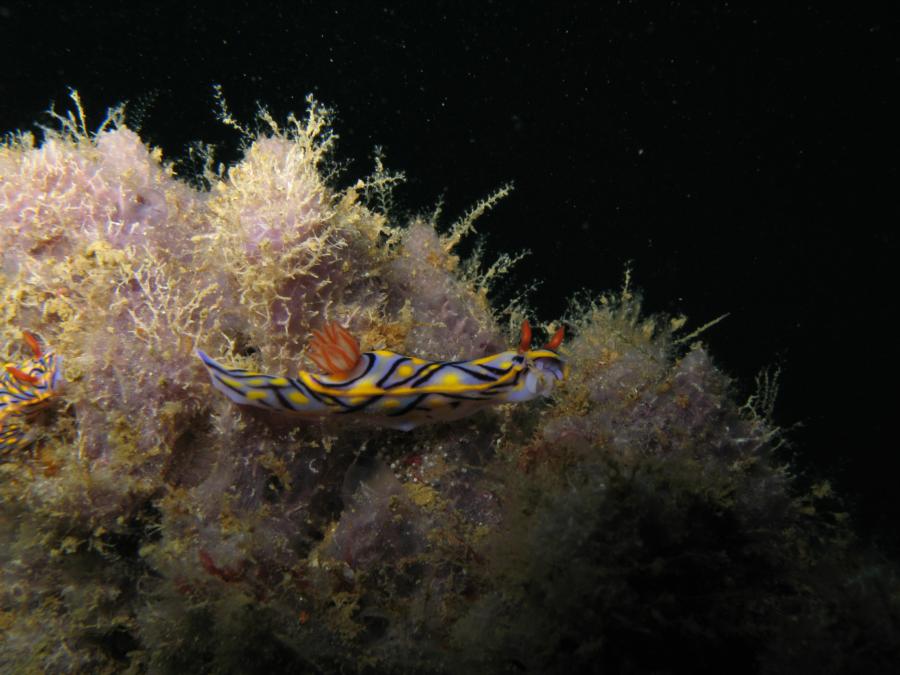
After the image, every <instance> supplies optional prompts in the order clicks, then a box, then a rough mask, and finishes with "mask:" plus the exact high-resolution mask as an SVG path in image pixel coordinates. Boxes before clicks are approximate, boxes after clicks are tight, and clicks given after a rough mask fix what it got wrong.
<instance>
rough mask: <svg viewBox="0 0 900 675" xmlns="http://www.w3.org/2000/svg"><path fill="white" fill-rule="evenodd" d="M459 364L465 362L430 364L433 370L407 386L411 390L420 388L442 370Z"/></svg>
mask: <svg viewBox="0 0 900 675" xmlns="http://www.w3.org/2000/svg"><path fill="white" fill-rule="evenodd" d="M460 363H465V361H446V362H437V363H433V364H431V365H433V366H435V368H434V369H433V370H431V371H429V372H427V373H425V374H424V375H422V377H420V378H419V379H418V380H416V381H415V382H413V383H412V384H411V385H409V386H410V387H412V388H413V389H415V388H416V387H421V386H422V385H423V384H425V383H426V382H428V380H430V379H431V378H432V377H434V376H435V374H436V373H438V372H440V371H441V370H443V369H444V368H447V367H448V366H457V365H459V364H460Z"/></svg>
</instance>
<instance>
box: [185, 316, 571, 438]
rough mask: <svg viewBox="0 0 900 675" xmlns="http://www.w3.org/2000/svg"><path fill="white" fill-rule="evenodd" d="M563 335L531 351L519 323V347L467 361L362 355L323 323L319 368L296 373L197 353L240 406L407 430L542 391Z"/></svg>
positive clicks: (559, 376) (554, 370)
mask: <svg viewBox="0 0 900 675" xmlns="http://www.w3.org/2000/svg"><path fill="white" fill-rule="evenodd" d="M563 335H564V329H563V328H559V330H557V331H556V333H555V334H554V336H553V337H552V338H551V339H550V342H548V343H547V344H546V345H545V346H544V347H543V348H541V349H531V327H530V326H529V324H528V322H527V321H525V322H524V323H523V324H522V337H521V341H520V343H519V348H518V350H510V351H505V352H500V353H499V354H493V355H491V356H483V357H481V358H477V359H472V360H470V361H426V360H425V359H420V358H416V357H414V356H403V355H402V354H397V353H395V352H391V351H386V350H378V351H373V352H365V353H362V352H360V349H359V342H357V340H356V338H354V337H353V336H352V335H351V334H350V333H348V332H347V330H346V329H344V328H343V327H341V326H340V325H338V324H337V323H330V324H328V325H326V326H325V328H324V330H321V331H319V330H316V331H313V339H312V341H311V342H310V349H309V357H310V359H311V360H312V361H313V362H314V363H315V364H316V365H317V366H319V368H321V369H322V371H323V373H324V374H322V375H317V374H313V373H309V372H306V371H300V373H299V374H298V376H297V377H296V378H294V377H282V376H276V375H264V374H262V373H256V372H251V371H248V370H245V369H243V368H226V367H225V366H223V365H222V364H220V363H218V362H217V361H215V360H213V359H211V358H210V357H209V356H207V355H206V354H205V353H203V352H202V351H200V350H198V351H197V355H198V356H199V357H200V359H201V360H202V361H203V365H205V366H206V369H207V371H208V372H209V376H210V379H211V380H212V384H213V386H214V387H215V388H216V389H218V390H219V391H221V392H222V393H223V394H225V395H226V396H227V397H228V398H229V399H231V400H232V401H234V402H235V403H238V404H240V405H251V406H255V407H257V408H264V409H266V410H278V411H284V412H289V413H294V414H297V415H302V416H307V417H323V416H329V415H353V416H358V415H361V416H364V418H365V419H366V420H367V421H370V422H373V423H375V424H378V425H380V426H386V427H391V428H394V429H402V430H404V431H408V430H410V429H413V428H415V427H417V426H419V425H420V424H429V423H431V422H443V421H448V420H454V419H459V418H460V417H465V416H467V415H471V414H472V413H474V412H476V411H477V410H479V409H481V408H483V407H485V406H489V405H498V404H503V403H519V402H522V401H530V400H531V399H533V398H536V397H538V396H546V395H547V394H549V393H550V392H551V391H552V390H553V387H554V386H555V384H556V382H557V381H559V380H563V379H565V376H566V372H567V366H566V364H565V362H564V361H563V360H562V358H560V355H559V353H558V352H557V350H558V349H559V346H560V344H562V341H563Z"/></svg>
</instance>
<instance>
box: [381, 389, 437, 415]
mask: <svg viewBox="0 0 900 675" xmlns="http://www.w3.org/2000/svg"><path fill="white" fill-rule="evenodd" d="M428 396H429V395H428V394H419V395H418V396H416V397H415V398H414V399H413V400H412V401H410V402H409V403H407V404H406V405H405V406H403V407H402V408H400V409H398V410H394V411H393V412H390V413H388V417H400V416H401V415H405V414H406V413H408V412H409V411H411V410H412V409H414V408H415V407H416V406H417V405H419V404H420V403H421V402H422V401H423V400H425V399H426V398H428Z"/></svg>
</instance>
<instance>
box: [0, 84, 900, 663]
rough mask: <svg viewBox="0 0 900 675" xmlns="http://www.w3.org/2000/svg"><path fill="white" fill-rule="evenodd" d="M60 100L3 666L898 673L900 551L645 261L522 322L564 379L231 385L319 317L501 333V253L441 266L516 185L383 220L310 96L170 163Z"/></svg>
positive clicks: (298, 363)
mask: <svg viewBox="0 0 900 675" xmlns="http://www.w3.org/2000/svg"><path fill="white" fill-rule="evenodd" d="M73 99H74V103H75V105H74V109H73V111H72V112H70V113H67V114H65V115H57V116H56V117H57V121H58V126H57V127H56V128H54V129H47V130H45V132H44V138H43V139H42V140H41V142H38V141H37V140H36V139H35V138H34V137H33V136H32V135H31V134H28V133H20V134H15V135H11V136H9V137H8V138H7V140H6V141H5V143H4V144H3V145H2V146H0V295H2V306H0V352H2V355H3V358H4V363H8V364H9V366H8V367H7V368H6V369H5V373H4V374H3V379H2V381H0V382H2V384H0V386H2V387H4V390H3V391H2V392H0V405H3V406H4V407H3V408H0V424H2V425H3V430H2V432H0V439H3V443H4V445H3V455H2V464H0V671H2V672H10V673H13V672H14V673H30V672H34V673H38V672H51V673H102V672H110V673H112V672H129V673H186V672H189V673H253V672H260V673H262V672H298V673H319V672H322V673H325V672H363V673H390V672H418V673H458V672H482V673H489V672H502V673H516V672H531V673H552V672H617V673H618V672H634V673H639V672H660V673H665V672H693V673H697V672H713V671H715V672H738V673H740V672H765V673H796V672H811V671H813V670H815V671H816V672H820V673H838V672H869V673H874V672H887V671H889V670H890V667H891V665H892V664H895V663H897V662H898V659H900V649H898V642H897V637H898V636H897V631H898V626H900V587H898V585H897V577H896V571H895V568H894V567H893V566H891V565H890V564H889V563H887V562H885V561H883V560H881V559H879V558H878V557H877V556H876V555H875V554H872V553H868V552H866V551H865V550H864V548H863V547H862V546H861V545H860V544H859V543H858V542H857V541H856V540H855V539H854V537H853V534H852V531H851V530H850V528H849V525H848V523H847V517H846V515H845V514H843V513H841V511H840V503H839V500H837V499H836V498H835V496H834V495H832V494H831V491H830V489H829V487H828V485H827V484H824V483H822V484H817V485H815V486H813V487H812V489H811V490H804V489H801V488H800V487H799V486H797V485H796V484H795V481H794V479H793V477H792V474H791V471H790V469H789V467H788V466H786V465H785V464H784V460H783V459H781V458H780V457H779V453H778V452H777V451H778V448H779V446H781V445H782V444H783V443H784V442H785V437H784V434H783V433H782V432H781V431H780V430H779V429H778V428H776V427H775V426H774V425H773V423H772V422H771V419H770V413H771V406H772V401H773V395H774V391H773V388H772V386H770V385H767V384H766V382H765V381H763V382H762V386H761V387H760V389H759V391H758V393H757V394H756V395H754V396H752V397H751V398H750V400H748V401H746V402H741V401H738V400H736V395H735V387H734V386H733V384H732V382H731V381H730V380H729V378H728V377H727V376H726V375H725V374H723V372H722V371H721V370H719V369H718V368H717V367H716V365H715V363H714V362H713V359H712V358H711V356H710V353H709V351H708V349H707V348H706V347H705V346H704V345H703V344H701V343H700V342H699V341H697V334H698V331H693V332H687V331H686V329H685V327H684V324H685V321H684V319H683V318H681V317H661V316H645V315H644V314H643V313H642V312H641V305H640V299H639V297H638V295H637V294H636V293H635V291H633V290H632V288H631V285H630V280H628V279H627V278H626V283H625V284H624V286H623V288H622V289H620V290H619V291H616V292H611V293H606V294H603V295H597V296H595V297H586V298H582V299H581V300H578V301H573V302H572V305H571V309H570V310H569V312H568V314H567V316H565V317H563V321H562V323H564V324H565V326H566V330H567V334H566V339H565V341H564V342H563V343H562V344H561V345H560V344H559V342H558V341H554V339H552V338H550V336H551V335H552V333H553V331H554V330H556V328H557V326H558V325H559V324H558V323H554V324H549V323H548V324H540V325H539V326H538V327H537V328H536V330H535V333H536V336H537V338H544V337H546V338H547V339H550V340H551V343H550V344H551V345H552V346H553V347H555V348H556V349H558V350H559V357H560V358H561V359H563V360H564V361H565V363H566V364H567V370H568V373H567V377H566V378H565V380H564V381H559V382H555V387H554V388H553V390H552V392H549V391H543V389H542V392H541V393H549V394H550V395H549V396H546V397H538V398H535V399H534V400H530V401H523V402H521V403H516V404H514V405H504V406H490V407H485V408H484V409H481V410H478V411H477V412H474V414H471V415H468V416H464V417H460V418H459V419H450V417H452V416H448V417H447V418H446V419H444V418H440V419H438V420H436V423H434V424H428V425H422V426H416V425H413V426H415V428H412V429H411V430H409V431H403V430H398V429H395V428H390V425H387V426H385V425H384V424H377V423H376V424H371V423H366V422H365V421H364V420H363V421H360V420H361V418H362V416H361V415H355V414H342V415H339V416H326V417H315V418H308V417H294V416H291V415H288V414H285V413H284V412H281V411H278V410H266V409H259V408H254V407H248V406H239V405H236V404H235V403H234V402H233V400H232V398H233V397H232V398H229V397H228V396H225V395H223V394H222V393H221V392H220V391H217V390H216V389H215V388H214V387H213V383H211V380H210V374H209V373H208V372H207V367H209V366H208V363H207V367H205V366H204V361H201V359H200V358H198V352H200V351H202V352H204V353H206V354H209V355H211V356H212V357H213V358H214V359H215V361H214V363H218V364H222V368H223V369H228V371H229V372H232V371H233V372H237V373H239V374H242V376H243V375H247V376H248V377H251V376H250V375H249V373H276V374H281V375H284V376H285V377H291V378H292V377H295V376H296V373H297V372H298V370H303V371H309V372H312V373H316V372H322V370H321V369H320V368H319V367H318V366H320V365H322V364H323V363H326V365H327V360H328V359H326V358H325V357H326V356H327V349H326V352H323V351H322V348H321V347H320V348H318V349H317V348H316V347H315V345H316V342H315V340H314V339H313V348H312V349H311V348H310V341H311V338H313V337H314V336H315V335H320V336H321V335H325V334H327V333H329V332H331V333H333V334H334V336H335V337H334V339H333V340H332V343H333V344H337V343H340V341H341V340H342V338H341V337H340V335H338V334H337V333H334V331H336V330H337V329H336V328H334V327H333V325H334V324H332V322H337V324H339V325H340V326H341V327H342V328H341V329H340V330H345V329H346V332H347V333H348V334H352V335H353V336H355V337H356V338H358V340H359V345H358V350H359V351H360V352H361V351H362V350H366V351H367V352H372V353H375V354H389V353H395V354H394V356H393V357H390V356H384V357H383V358H385V359H388V358H390V359H394V357H396V355H397V354H408V355H410V356H411V358H421V359H422V360H423V361H428V362H431V361H434V362H448V361H453V362H455V361H461V360H470V359H479V358H481V357H486V356H491V355H498V354H502V353H503V352H507V351H508V350H511V349H512V350H513V352H510V353H511V354H515V352H516V350H515V345H516V344H518V342H519V336H518V330H519V326H520V325H521V324H522V321H523V319H524V318H525V317H526V315H527V314H528V310H527V307H526V306H525V304H524V302H523V301H522V300H520V299H517V300H515V301H513V302H511V303H510V304H509V305H508V306H507V307H505V308H498V307H495V306H494V305H493V304H492V303H491V300H490V299H489V295H488V291H489V289H490V287H491V283H492V281H493V280H494V278H495V277H497V276H498V275H500V274H502V272H504V271H505V270H506V269H507V268H508V267H509V265H510V264H511V263H512V262H513V260H514V259H513V258H511V257H509V256H502V257H500V258H499V260H498V261H497V262H495V263H493V264H491V265H484V264H482V262H481V261H480V260H479V259H478V258H477V257H472V258H470V259H461V257H460V255H459V254H458V253H457V249H458V245H459V243H460V241H461V240H462V238H463V237H465V236H466V235H467V234H469V233H470V232H471V231H472V229H473V225H474V222H475V220H476V219H477V218H478V217H479V216H480V215H481V214H482V213H483V212H484V211H485V210H487V209H489V208H492V207H493V206H494V205H495V203H496V201H497V200H498V199H499V198H500V197H503V196H505V195H506V193H507V192H508V191H509V190H508V189H507V188H503V189H501V190H499V191H498V192H497V193H495V194H493V195H491V196H490V197H489V198H487V199H485V200H484V201H482V202H480V203H478V204H477V205H476V206H475V207H474V208H473V209H472V210H471V211H469V212H467V213H465V214H463V216H462V217H460V218H459V219H458V220H457V221H456V222H455V223H453V224H451V225H449V226H441V225H440V224H439V221H440V214H439V213H437V212H436V213H434V214H432V215H430V216H418V217H413V218H411V219H409V222H405V223H399V222H396V219H397V216H395V215H394V214H393V213H392V209H391V199H390V197H391V188H392V186H393V184H394V183H396V182H397V181H398V180H399V179H400V176H398V175H393V174H389V173H388V172H386V171H385V170H384V169H383V167H382V165H381V163H380V162H377V163H376V168H375V171H374V172H373V174H372V175H371V176H369V177H366V178H362V179H360V180H358V181H356V182H355V183H352V184H351V185H349V187H343V188H342V187H339V186H338V182H337V180H336V177H335V175H334V164H333V163H332V157H331V154H332V151H333V146H334V142H335V136H334V135H333V133H332V131H331V129H330V125H329V121H330V115H329V112H328V111H327V110H325V109H323V108H322V107H321V106H319V105H317V104H316V103H315V102H314V101H311V100H310V102H309V108H308V110H307V112H306V114H305V115H304V116H303V117H299V118H297V117H291V118H289V120H288V121H287V124H286V125H284V126H282V125H280V124H278V123H276V121H275V120H274V119H272V117H271V116H269V115H267V114H265V113H262V114H261V115H260V120H259V128H258V129H254V130H249V129H245V128H244V127H242V126H241V125H239V124H238V123H237V122H235V121H234V120H233V118H232V117H231V116H230V115H229V114H228V113H227V110H226V109H225V108H224V106H223V108H222V119H223V121H224V122H226V123H228V124H231V125H233V126H235V127H237V128H239V129H240V130H241V133H242V136H243V138H244V141H245V147H244V154H243V158H242V159H241V160H240V161H239V162H238V163H236V164H235V165H233V166H229V167H222V166H219V167H217V166H215V162H214V161H213V160H212V158H211V157H210V155H209V154H204V155H202V157H201V159H203V160H205V164H204V168H203V169H202V170H201V171H200V173H199V174H198V175H192V176H187V177H182V176H180V175H178V173H177V172H176V169H175V166H174V165H173V164H172V163H170V162H166V161H164V160H163V157H162V153H161V151H160V150H158V149H152V148H148V147H147V146H146V145H145V144H144V143H143V142H142V141H141V139H140V137H139V136H138V135H137V134H136V133H135V132H134V131H132V130H131V129H129V128H128V127H127V126H126V124H125V123H124V118H123V115H122V112H121V110H118V111H113V112H112V113H111V114H110V117H109V118H108V119H107V121H106V122H105V123H104V124H103V125H102V126H101V127H100V128H99V129H98V130H97V131H96V132H92V131H89V129H88V127H87V125H86V123H85V120H84V115H83V113H82V110H81V105H80V102H79V101H78V99H77V96H73ZM532 318H534V317H532ZM23 331H25V335H26V336H29V337H27V338H26V340H25V341H23ZM560 337H561V334H560ZM343 344H344V346H345V347H344V351H343V352H342V354H337V353H333V354H332V356H334V359H337V358H338V357H339V356H346V354H347V353H350V352H352V350H351V349H350V347H349V346H347V345H348V344H349V343H343ZM332 346H333V345H332ZM527 349H528V348H527V347H526V350H527ZM553 354H555V352H553ZM48 355H50V356H49V357H48ZM207 358H208V357H207ZM539 358H549V357H548V356H547V355H546V354H544V355H543V356H540V357H539ZM554 358H555V356H554ZM334 359H332V360H334ZM210 360H211V359H210ZM374 362H375V357H373V363H374ZM390 363H391V364H393V366H396V367H397V368H399V367H401V366H402V365H404V364H403V363H400V362H399V361H396V360H394V361H391V362H390ZM485 363H486V364H487V365H489V366H491V367H495V368H496V369H498V370H500V371H502V370H503V368H504V367H509V366H504V365H503V363H496V364H495V363H494V362H492V361H490V362H488V361H485ZM382 365H385V364H382ZM389 367H390V366H389ZM553 367H554V368H555V369H556V370H553V371H552V372H553V373H554V374H555V375H556V374H558V375H560V376H561V375H562V371H561V369H560V368H559V367H557V366H556V365H554V366H553ZM335 370H337V371H340V370H342V369H341V368H336V369H335ZM482 374H484V373H482ZM344 375H345V376H347V375H346V373H345V374H344ZM499 376H500V375H499V374H498V377H499ZM254 377H255V376H254ZM266 377H270V378H275V379H279V376H278V375H276V376H266ZM473 377H474V376H473ZM213 379H214V382H216V380H215V378H213ZM556 379H559V378H558V377H554V378H553V380H554V381H555V380H556ZM219 383H220V384H221V382H219ZM264 384H265V382H263V383H262V384H260V383H255V384H252V385H251V384H247V388H245V389H241V395H243V396H247V397H248V398H249V399H254V400H260V398H261V397H265V396H274V395H275V394H273V393H271V392H269V393H265V392H264V393H263V394H261V395H259V396H257V395H256V394H254V396H249V394H251V393H254V392H257V393H258V392H259V391H261V390H259V389H253V387H260V386H263V385H264ZM445 384H446V383H445ZM223 386H225V385H223ZM241 386H242V387H243V385H241ZM273 386H276V385H273ZM277 386H281V385H277ZM220 389H221V387H220ZM267 391H268V390H267ZM316 391H318V390H316ZM429 391H430V390H429ZM446 392H449V393H450V394H458V393H459V391H458V390H455V389H450V390H445V393H446ZM319 393H321V392H319ZM344 393H346V394H347V396H348V398H347V400H346V401H344V399H341V401H342V402H343V403H347V405H351V406H352V405H355V404H354V403H350V398H352V397H353V394H354V392H352V391H349V392H341V394H342V395H343V394H344ZM406 393H407V394H409V393H410V392H406ZM369 394H371V392H369ZM335 397H337V394H335ZM448 400H450V399H449V397H448ZM29 401H34V403H35V405H30V404H29V403H28V402H29ZM38 403H39V405H37V404H38ZM351 413H352V411H351ZM439 417H440V416H439ZM442 420H443V421H442Z"/></svg>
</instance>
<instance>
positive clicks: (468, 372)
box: [453, 365, 497, 382]
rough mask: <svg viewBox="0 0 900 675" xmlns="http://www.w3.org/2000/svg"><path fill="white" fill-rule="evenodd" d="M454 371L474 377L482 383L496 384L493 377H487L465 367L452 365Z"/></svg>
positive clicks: (485, 374)
mask: <svg viewBox="0 0 900 675" xmlns="http://www.w3.org/2000/svg"><path fill="white" fill-rule="evenodd" d="M453 367H454V368H456V370H459V371H462V372H463V373H465V374H466V375H469V376H471V377H474V378H475V379H476V380H481V381H482V382H496V381H497V378H496V377H495V376H494V375H488V374H487V373H479V372H478V371H477V370H470V369H468V368H466V367H465V366H459V365H454V366H453Z"/></svg>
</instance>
